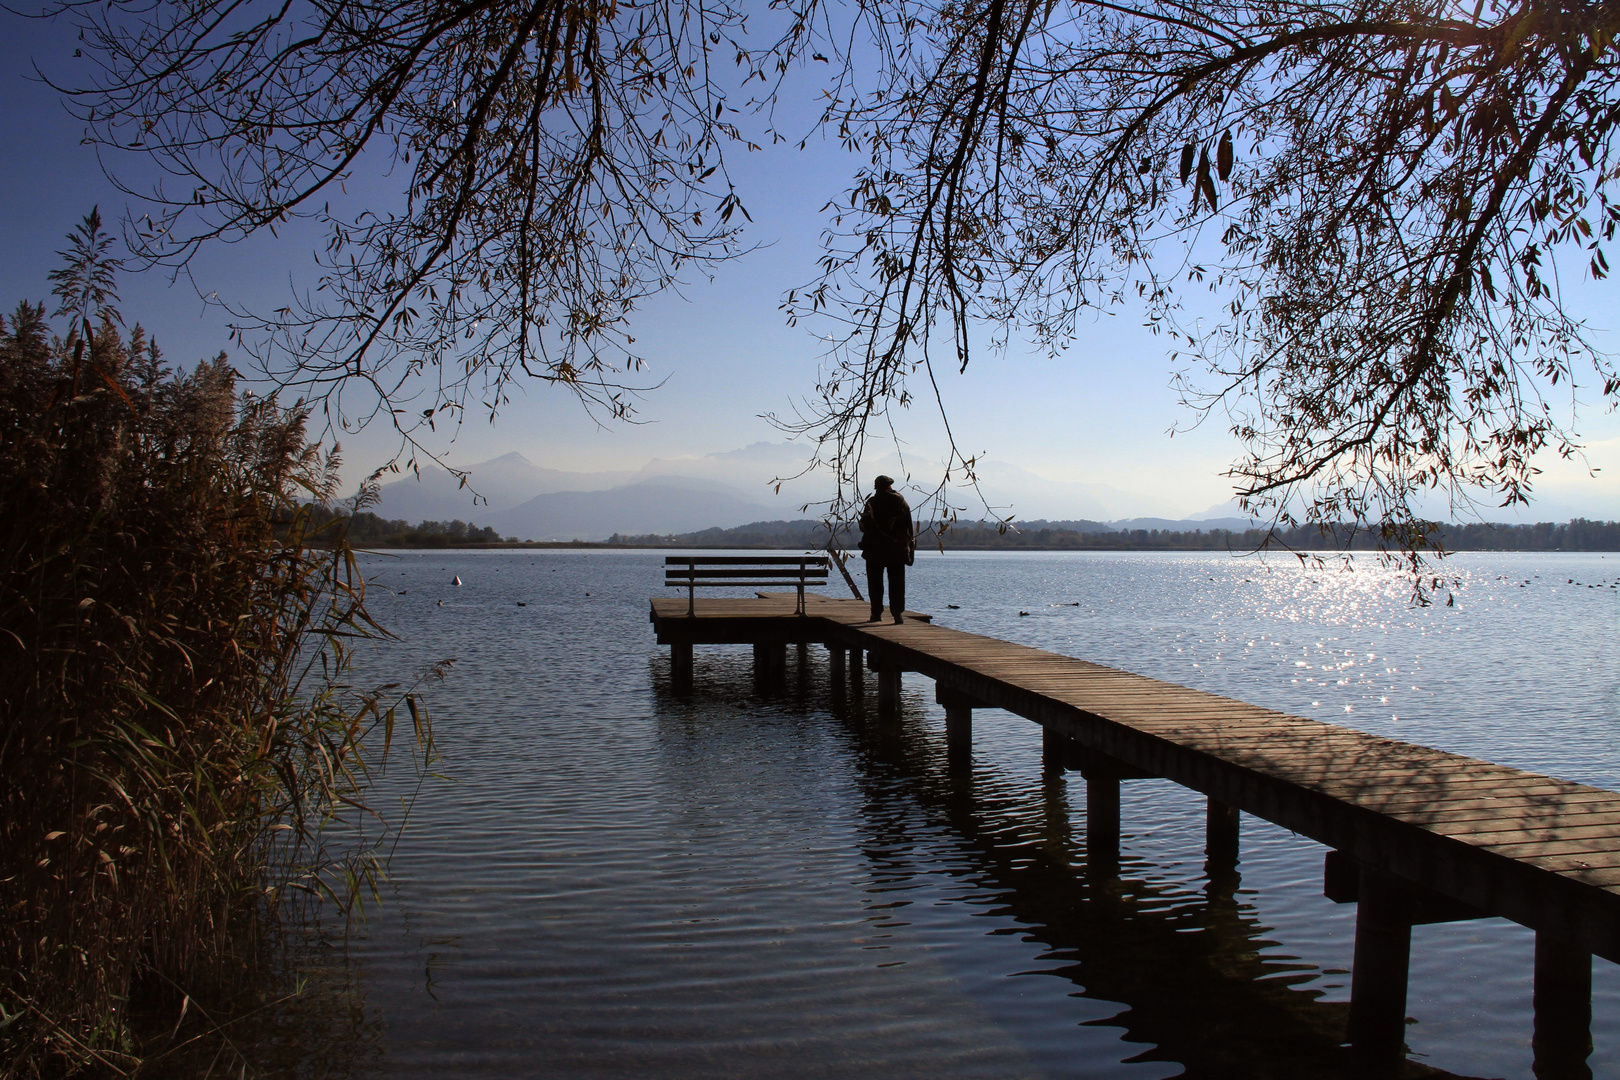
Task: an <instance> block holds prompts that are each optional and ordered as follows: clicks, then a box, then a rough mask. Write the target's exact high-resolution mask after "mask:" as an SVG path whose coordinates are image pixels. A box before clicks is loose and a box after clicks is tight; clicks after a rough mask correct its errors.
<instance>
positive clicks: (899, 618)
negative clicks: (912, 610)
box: [894, 614, 906, 626]
mask: <svg viewBox="0 0 1620 1080" xmlns="http://www.w3.org/2000/svg"><path fill="white" fill-rule="evenodd" d="M905 621H906V617H905V616H904V615H899V614H896V615H895V617H894V624H895V625H896V626H899V625H900V624H901V623H903V622H905Z"/></svg>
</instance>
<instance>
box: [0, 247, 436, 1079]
mask: <svg viewBox="0 0 1620 1080" xmlns="http://www.w3.org/2000/svg"><path fill="white" fill-rule="evenodd" d="M81 231H82V232H83V233H84V237H83V238H81V239H84V240H85V241H86V244H88V247H87V246H86V244H80V248H81V249H83V251H88V252H89V254H88V255H84V254H83V251H80V252H79V254H80V256H81V258H80V261H79V263H78V265H77V266H76V267H75V265H74V263H73V259H72V257H71V256H70V265H69V269H76V271H77V274H78V276H77V277H76V278H74V279H73V280H72V281H70V282H69V285H70V286H71V285H74V284H77V285H78V286H80V292H79V294H77V296H78V299H79V300H81V301H83V300H84V299H85V289H84V285H85V282H86V281H88V282H89V283H90V285H92V286H93V285H94V284H95V281H96V280H97V279H96V278H95V274H94V271H96V270H97V266H96V265H95V262H94V259H95V248H94V243H93V241H94V240H95V237H96V236H97V235H99V222H97V221H93V220H92V219H87V220H86V229H85V230H81ZM102 250H103V251H104V246H103V248H102ZM61 273H62V272H59V273H58V275H53V277H59V275H61ZM107 281H108V282H110V277H108V278H107ZM90 291H91V292H92V293H93V292H94V290H93V289H92V290H90ZM58 294H59V295H63V287H62V286H61V285H59V287H58ZM110 296H111V293H110V287H109V288H107V289H103V290H102V291H101V293H100V294H99V296H95V295H92V296H91V297H90V300H91V301H95V300H98V299H99V301H100V302H99V303H94V302H84V303H80V305H79V308H78V309H77V310H75V309H74V308H72V307H71V306H70V303H69V302H65V303H64V310H65V311H66V313H67V314H69V315H71V316H72V317H73V318H74V322H73V324H72V325H71V326H70V328H69V330H68V333H67V336H66V337H65V338H64V337H61V336H58V335H56V334H53V333H52V328H51V326H50V324H49V321H48V320H47V317H46V314H45V309H44V306H43V305H37V306H35V305H29V304H26V303H25V304H23V305H21V306H19V307H18V308H17V309H16V313H15V314H14V315H13V316H12V317H11V319H10V320H9V321H8V320H5V319H3V318H0V510H3V512H0V912H3V914H0V1076H4V1077H7V1078H10V1077H33V1076H43V1075H71V1074H74V1073H78V1072H85V1073H90V1074H108V1075H127V1074H132V1073H134V1072H136V1071H137V1070H138V1068H139V1065H140V1062H141V1059H142V1056H143V1054H144V1053H145V1052H147V1051H148V1050H149V1049H150V1046H151V1044H149V1043H147V1042H146V1041H145V1033H143V1031H142V1030H140V1029H139V1026H138V1025H134V1024H132V1023H131V1022H130V1020H129V1012H130V1007H129V1005H128V1002H129V1000H130V997H131V994H132V993H134V992H136V991H137V990H139V989H140V988H141V987H143V986H146V987H162V988H167V989H166V990H165V991H164V993H160V994H159V995H158V996H159V997H160V998H161V997H163V996H164V994H165V993H166V994H167V995H168V997H169V998H170V999H172V1003H173V1006H174V1007H175V1008H176V1009H183V1008H184V1007H185V1006H186V1005H187V1004H189V1001H190V996H191V995H192V994H194V993H195V992H196V991H197V989H198V988H200V987H202V986H204V985H206V984H208V983H209V981H210V980H211V979H212V978H214V976H215V975H216V974H217V973H218V972H220V971H221V970H224V969H226V968H230V969H232V970H235V971H237V972H240V970H241V968H242V965H243V964H244V963H247V962H249V961H248V959H245V958H251V956H253V955H254V954H255V953H258V952H262V949H260V948H259V947H258V946H257V945H253V944H251V941H252V939H253V937H254V935H255V934H256V933H259V932H260V931H262V930H263V929H264V927H265V926H266V925H269V924H273V923H274V922H275V920H276V919H278V918H280V917H281V916H283V915H285V914H286V913H287V911H288V910H289V904H290V903H291V902H292V901H294V900H296V899H297V898H299V897H312V896H313V897H325V898H326V899H328V900H332V901H335V902H336V904H337V905H338V907H339V908H340V909H344V910H347V909H348V908H349V907H350V906H351V905H352V904H353V903H354V902H355V901H356V900H357V899H358V898H361V897H363V896H364V894H365V892H366V890H367V888H368V887H370V888H374V887H375V882H376V878H377V873H378V867H379V862H378V849H377V847H376V846H375V841H376V839H377V838H378V836H380V835H381V834H380V832H379V831H378V830H376V829H373V828H371V827H370V826H369V825H368V827H367V828H366V829H363V830H356V829H355V828H354V826H355V825H356V824H357V817H364V816H365V815H367V814H368V813H369V808H368V807H367V806H366V804H365V792H366V788H367V785H368V782H369V781H370V779H371V776H372V771H373V770H374V769H376V768H378V767H379V763H381V762H383V761H386V758H387V754H388V753H389V752H390V750H391V749H392V744H393V743H394V741H395V740H394V734H395V731H394V729H395V720H396V709H398V711H399V714H400V716H401V717H404V716H408V717H409V721H408V730H409V732H410V736H411V738H410V739H409V740H404V739H402V740H401V742H403V743H406V744H407V745H408V746H409V748H410V754H409V758H410V760H411V761H412V762H413V763H414V764H415V766H416V767H418V768H421V767H424V766H425V764H426V762H427V761H428V760H429V758H430V757H431V754H432V733H431V727H430V726H429V722H428V718H427V714H426V712H425V710H423V709H422V708H421V706H420V703H419V701H418V699H417V698H416V696H415V693H414V688H401V687H397V686H391V687H382V688H379V689H377V690H374V691H370V692H366V693H359V692H356V691H354V690H353V689H352V688H350V687H349V686H347V685H346V684H345V682H344V681H343V680H344V679H345V677H346V676H345V672H346V670H347V668H348V664H349V660H350V649H351V646H352V645H353V643H354V642H356V641H357V640H359V639H364V638H366V637H368V636H372V635H376V634H378V633H379V632H380V631H379V628H378V627H377V626H376V625H375V624H374V623H373V622H372V621H371V619H370V618H369V616H368V615H367V614H366V610H365V597H364V585H363V581H362V579H361V576H360V574H359V573H358V570H357V567H356V564H355V560H354V557H353V555H352V553H351V552H350V551H349V549H348V547H347V545H346V543H344V542H343V539H342V537H341V536H334V535H330V530H331V529H332V528H333V526H332V525H331V524H330V523H326V524H322V523H321V522H320V521H318V520H317V518H329V515H317V514H314V513H312V512H311V509H310V507H311V505H312V503H314V504H320V503H325V502H329V501H330V500H331V499H332V498H333V496H334V494H335V489H336V482H337V479H336V477H337V472H336V470H337V465H338V460H337V456H336V451H335V449H334V450H333V451H332V452H330V453H323V452H322V451H321V450H320V449H319V448H318V447H317V446H316V445H314V444H312V443H311V441H310V440H309V438H308V437H307V433H306V422H307V413H306V412H305V410H303V409H302V408H292V409H287V408H282V407H280V406H278V405H277V404H276V403H275V402H274V401H272V400H266V399H263V398H258V397H254V396H252V395H249V394H243V393H239V392H238V389H237V376H236V374H235V373H234V372H233V371H232V369H231V367H230V365H229V364H228V363H227V361H226V359H225V357H224V355H223V354H222V355H221V356H219V357H217V358H215V359H214V360H211V361H208V362H206V363H203V364H200V365H199V366H198V367H197V368H196V369H195V370H193V371H191V372H190V373H187V374H175V373H172V372H170V371H168V370H166V369H165V367H164V366H163V364H162V362H161V358H160V355H159V352H158V349H157V348H156V346H155V345H154V344H153V343H152V341H151V340H150V339H149V338H148V337H147V336H146V335H145V334H144V333H143V332H142V330H141V329H140V328H139V326H136V327H135V328H134V329H133V330H131V331H129V332H127V333H125V332H124V331H123V330H122V329H121V327H120V323H119V320H118V317H117V313H116V311H115V310H113V309H112V307H111V304H110V302H108V301H109V298H110ZM66 299H67V301H71V300H72V299H73V297H67V298H66ZM62 313H63V312H58V315H60V314H62ZM401 726H402V727H404V726H405V722H404V721H403V720H402V723H401ZM378 743H380V745H377V744H378ZM396 756H398V755H397V754H396ZM356 835H361V836H367V835H369V836H370V837H371V843H369V844H362V845H360V846H358V847H356V846H354V844H353V842H352V841H353V839H354V837H355V836H356ZM334 837H341V839H340V840H334ZM245 942H247V943H248V944H244V943H245ZM169 1022H173V1023H176V1024H177V1023H178V1020H172V1019H166V1020H165V1023H169Z"/></svg>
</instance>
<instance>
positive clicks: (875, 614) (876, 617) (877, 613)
mask: <svg viewBox="0 0 1620 1080" xmlns="http://www.w3.org/2000/svg"><path fill="white" fill-rule="evenodd" d="M866 621H867V622H882V621H883V609H882V608H873V609H872V617H871V618H870V619H868V620H866Z"/></svg>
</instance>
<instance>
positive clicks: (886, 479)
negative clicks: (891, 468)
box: [872, 476, 894, 488]
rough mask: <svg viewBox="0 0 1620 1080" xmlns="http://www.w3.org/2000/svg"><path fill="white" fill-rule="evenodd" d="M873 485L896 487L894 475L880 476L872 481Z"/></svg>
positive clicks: (877, 486)
mask: <svg viewBox="0 0 1620 1080" xmlns="http://www.w3.org/2000/svg"><path fill="white" fill-rule="evenodd" d="M872 486H873V487H875V488H887V487H894V477H892V476H879V477H878V478H877V479H876V480H873V481H872Z"/></svg>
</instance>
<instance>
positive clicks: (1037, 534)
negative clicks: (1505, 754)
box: [346, 512, 1620, 552]
mask: <svg viewBox="0 0 1620 1080" xmlns="http://www.w3.org/2000/svg"><path fill="white" fill-rule="evenodd" d="M1430 535H1431V537H1432V538H1433V542H1434V543H1435V545H1436V547H1437V548H1438V549H1440V550H1444V551H1448V552H1460V551H1620V522H1616V521H1592V520H1588V519H1586V518H1575V519H1572V520H1570V521H1567V522H1562V523H1557V522H1540V523H1537V524H1533V525H1507V524H1487V523H1473V524H1462V525H1457V524H1447V525H1439V526H1437V528H1436V529H1435V531H1434V532H1432V533H1431V534H1430ZM833 538H834V534H833V533H832V532H830V531H829V530H828V528H827V526H826V525H825V523H823V522H821V521H816V520H811V519H803V520H798V521H756V522H753V523H752V524H748V525H739V526H737V527H735V528H730V529H720V528H712V529H703V530H699V531H697V532H688V533H669V534H655V533H642V534H634V535H631V534H623V533H614V534H613V535H612V536H610V537H608V538H607V539H605V540H520V539H518V538H517V537H504V538H503V537H501V536H500V535H499V534H498V533H497V532H496V531H495V529H494V528H492V527H487V526H486V527H483V528H480V527H478V526H476V525H470V524H468V523H466V522H462V521H449V522H445V521H422V522H418V523H417V524H415V525H412V524H410V523H408V522H406V521H403V520H386V519H384V518H381V517H379V516H377V515H376V514H373V513H369V512H361V513H357V514H354V515H352V516H351V517H350V518H349V519H348V522H347V529H346V539H347V541H348V543H350V544H352V545H353V546H354V547H355V548H384V549H404V550H413V549H438V548H512V547H518V548H647V549H658V550H664V549H672V550H673V549H684V548H705V549H708V548H735V549H738V550H779V549H797V548H803V549H805V550H810V551H821V550H825V549H826V547H827V545H828V542H829V540H830V539H833ZM836 539H837V541H838V543H839V546H840V547H842V548H844V549H846V550H854V548H855V546H856V543H855V541H856V539H857V538H856V537H855V535H854V534H853V533H851V532H850V531H849V530H848V529H847V528H843V529H840V530H838V532H837V534H836ZM1263 546H1269V547H1270V548H1271V549H1273V550H1287V551H1320V550H1324V549H1329V550H1334V551H1342V550H1350V551H1375V550H1377V548H1378V535H1377V533H1376V532H1373V531H1369V530H1366V529H1360V530H1354V529H1351V528H1349V527H1346V526H1340V527H1337V528H1332V529H1329V528H1319V527H1318V526H1315V525H1302V526H1297V527H1293V528H1279V529H1274V530H1266V529H1246V530H1241V531H1240V530H1235V529H1200V528H1191V529H1116V528H1114V527H1113V526H1112V525H1109V524H1107V523H1104V522H1097V521H1086V520H1075V521H1045V520H1037V521H1028V522H1019V523H1015V524H1013V525H1010V526H1007V527H1006V528H1005V529H1003V528H1000V527H998V525H997V524H996V523H995V522H958V523H955V524H952V525H949V526H947V527H945V528H944V529H943V530H941V529H940V528H939V527H938V526H936V525H932V524H925V525H924V526H923V527H922V528H921V530H920V535H919V537H918V547H919V548H921V549H924V550H926V549H928V548H935V549H938V550H944V551H1254V550H1257V549H1259V548H1261V547H1263Z"/></svg>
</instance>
